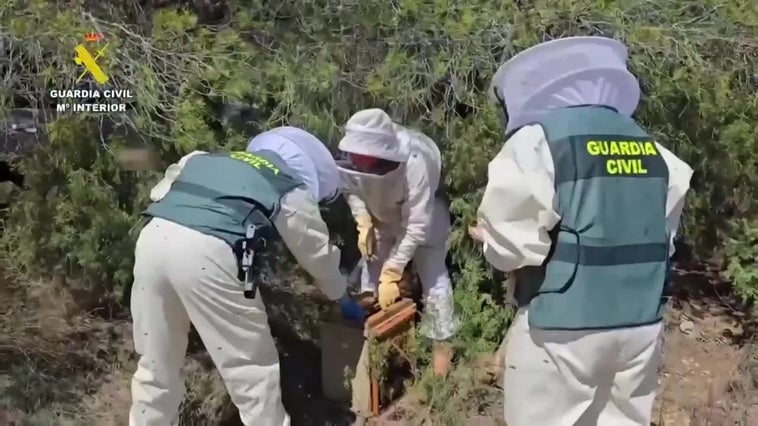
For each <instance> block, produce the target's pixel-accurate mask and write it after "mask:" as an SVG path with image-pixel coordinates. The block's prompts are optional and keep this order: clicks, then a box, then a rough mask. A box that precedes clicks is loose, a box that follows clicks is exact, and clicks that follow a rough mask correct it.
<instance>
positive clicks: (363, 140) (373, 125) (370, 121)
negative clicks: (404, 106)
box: [339, 108, 409, 163]
mask: <svg viewBox="0 0 758 426" xmlns="http://www.w3.org/2000/svg"><path fill="white" fill-rule="evenodd" d="M339 149H340V151H343V152H349V153H351V154H360V155H368V156H371V157H376V158H382V159H384V160H389V161H395V162H398V163H404V162H406V161H407V160H408V155H409V151H408V146H407V144H406V143H405V142H404V141H403V140H400V139H399V138H398V135H397V128H396V125H395V123H393V122H392V119H391V118H390V116H389V115H387V113H386V112H384V111H382V110H381V109H378V108H372V109H364V110H362V111H358V112H356V113H355V114H353V116H352V117H350V119H348V120H347V123H345V136H344V137H343V138H342V140H341V141H340V144H339Z"/></svg>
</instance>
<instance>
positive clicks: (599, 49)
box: [490, 37, 640, 133]
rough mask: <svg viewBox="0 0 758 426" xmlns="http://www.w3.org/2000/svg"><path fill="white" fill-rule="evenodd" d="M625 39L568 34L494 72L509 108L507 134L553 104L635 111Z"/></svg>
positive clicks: (635, 96)
mask: <svg viewBox="0 0 758 426" xmlns="http://www.w3.org/2000/svg"><path fill="white" fill-rule="evenodd" d="M627 58H628V55H627V50H626V47H625V46H624V45H623V44H621V43H620V42H618V41H616V40H613V39H609V38H605V37H569V38H562V39H557V40H552V41H549V42H545V43H541V44H538V45H536V46H533V47H531V48H529V49H527V50H525V51H523V52H521V53H519V54H518V55H516V56H514V57H513V58H511V59H510V60H508V61H507V62H505V63H504V64H503V65H501V66H500V68H499V69H498V70H497V72H496V73H495V76H494V77H493V79H492V85H491V87H490V95H491V96H492V97H493V98H494V97H495V91H497V93H498V96H500V97H501V98H502V99H503V100H504V101H505V107H506V111H507V112H508V125H507V126H506V130H505V132H506V133H510V132H511V131H513V130H516V129H518V128H519V127H522V126H524V125H527V124H529V123H531V122H534V121H535V120H536V119H537V118H538V117H539V115H540V114H542V113H543V112H545V111H546V110H548V109H551V108H561V107H568V106H578V105H605V106H608V107H611V108H614V109H615V110H616V111H618V112H619V113H620V114H623V115H626V116H631V115H632V114H633V113H634V111H635V109H637V104H638V103H639V100H640V86H639V82H638V81H637V78H635V77H634V75H632V73H631V72H629V70H628V69H627V67H626V61H627Z"/></svg>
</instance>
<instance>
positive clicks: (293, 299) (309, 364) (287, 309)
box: [188, 290, 356, 426]
mask: <svg viewBox="0 0 758 426" xmlns="http://www.w3.org/2000/svg"><path fill="white" fill-rule="evenodd" d="M262 291H263V292H264V295H263V296H264V301H265V302H266V307H267V310H268V313H269V325H270V326H271V334H272V335H273V336H274V340H275V341H276V345H277V349H278V351H279V360H280V363H281V365H280V366H281V388H282V400H283V403H284V406H285V408H286V410H287V412H288V413H289V415H290V417H291V420H292V425H293V426H298V425H301V426H322V425H323V426H326V425H329V426H343V425H345V426H348V425H351V424H352V423H353V422H354V421H355V419H356V416H355V414H354V413H353V412H352V411H351V410H350V408H349V407H347V406H345V405H343V404H340V403H338V402H336V401H332V400H329V399H328V398H325V397H324V396H323V393H322V390H321V389H322V387H321V349H320V347H319V341H318V335H317V334H316V332H317V330H318V321H319V315H320V312H319V309H323V307H320V306H319V305H318V304H317V303H315V302H314V301H313V300H312V299H310V298H308V297H307V296H305V295H301V294H297V293H294V292H289V291H270V290H262ZM188 353H189V355H190V356H191V357H192V358H194V359H195V360H198V361H200V362H201V363H202V364H204V365H205V367H206V368H209V369H210V368H212V364H211V361H210V359H209V357H208V356H207V353H206V352H205V348H204V347H203V344H202V341H201V340H200V338H199V336H198V335H197V333H196V332H195V331H194V329H193V330H192V335H191V338H190V347H189V350H188ZM337 374H341V372H338V373H337ZM220 410H221V413H220V414H219V418H220V421H219V423H218V425H220V426H238V425H242V423H241V422H240V420H239V412H238V411H237V409H236V407H234V405H233V404H232V403H231V400H230V399H229V398H228V397H225V401H224V404H223V407H222V408H221V409H220Z"/></svg>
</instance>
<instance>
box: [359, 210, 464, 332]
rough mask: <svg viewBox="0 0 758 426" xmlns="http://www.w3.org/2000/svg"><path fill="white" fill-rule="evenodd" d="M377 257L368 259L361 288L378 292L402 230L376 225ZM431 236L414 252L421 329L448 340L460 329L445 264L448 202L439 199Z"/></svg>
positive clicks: (448, 232)
mask: <svg viewBox="0 0 758 426" xmlns="http://www.w3.org/2000/svg"><path fill="white" fill-rule="evenodd" d="M374 233H375V236H376V250H375V253H376V258H375V259H374V260H371V261H368V260H366V261H365V267H364V268H363V270H362V272H361V291H376V289H377V286H378V285H379V276H380V275H381V272H382V266H383V265H384V262H385V261H386V260H387V259H388V258H389V257H390V254H391V253H392V248H393V247H394V246H395V243H396V242H397V239H398V238H399V237H400V236H401V232H400V233H398V231H397V230H395V229H392V228H391V227H389V226H383V225H382V224H381V223H380V224H376V223H375V227H374ZM429 233H430V238H429V239H428V240H427V242H426V243H425V244H422V245H420V246H418V248H416V252H415V253H414V255H413V265H414V268H415V272H416V273H417V274H418V277H419V281H421V288H422V298H423V300H424V314H423V315H422V322H421V331H422V333H423V334H424V335H425V336H427V337H429V338H431V339H433V340H438V341H439V340H447V339H449V338H450V337H452V336H453V335H454V334H455V332H456V329H457V324H456V322H455V320H454V312H453V311H454V309H453V287H452V283H451V282H450V274H449V273H448V270H447V265H445V258H446V257H447V237H448V235H449V234H450V213H449V210H448V207H447V204H446V203H445V202H444V201H443V200H441V199H436V200H435V205H434V212H433V214H432V223H431V227H430V231H429Z"/></svg>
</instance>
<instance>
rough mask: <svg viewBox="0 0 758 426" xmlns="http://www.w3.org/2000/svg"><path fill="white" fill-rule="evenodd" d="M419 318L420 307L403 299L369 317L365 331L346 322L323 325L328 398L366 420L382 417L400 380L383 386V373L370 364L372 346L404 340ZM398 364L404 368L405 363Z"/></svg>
mask: <svg viewBox="0 0 758 426" xmlns="http://www.w3.org/2000/svg"><path fill="white" fill-rule="evenodd" d="M415 318H416V304H415V303H414V302H413V300H411V299H402V300H400V301H399V302H397V303H395V304H394V305H392V306H390V307H389V308H388V309H387V310H385V311H380V312H377V313H374V314H373V315H371V316H369V318H368V319H367V320H366V323H365V325H364V327H363V328H361V327H359V326H356V325H354V324H351V323H348V322H345V321H339V322H328V323H323V324H322V327H321V375H322V387H323V393H324V396H326V397H328V398H331V399H334V400H337V401H342V402H345V403H349V404H351V406H352V408H353V411H355V412H356V414H358V415H360V416H362V417H365V418H370V417H374V416H378V415H379V414H380V413H381V411H382V409H383V408H385V407H386V405H388V404H389V403H390V402H391V395H390V394H391V393H392V392H391V391H392V390H396V389H392V388H391V387H392V386H393V385H394V387H395V388H396V387H397V385H398V380H387V381H386V382H384V383H382V382H380V378H379V372H378V371H376V369H375V368H372V365H371V362H370V353H371V350H372V345H374V344H377V343H380V342H386V341H388V340H390V339H397V338H399V337H402V336H403V335H405V333H408V332H409V331H411V330H412V329H413V324H414V321H415ZM394 361H396V363H395V364H396V365H402V360H394ZM390 374H392V372H390ZM351 377H352V378H351ZM349 378H351V379H349ZM389 379H392V377H390V378H389Z"/></svg>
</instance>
